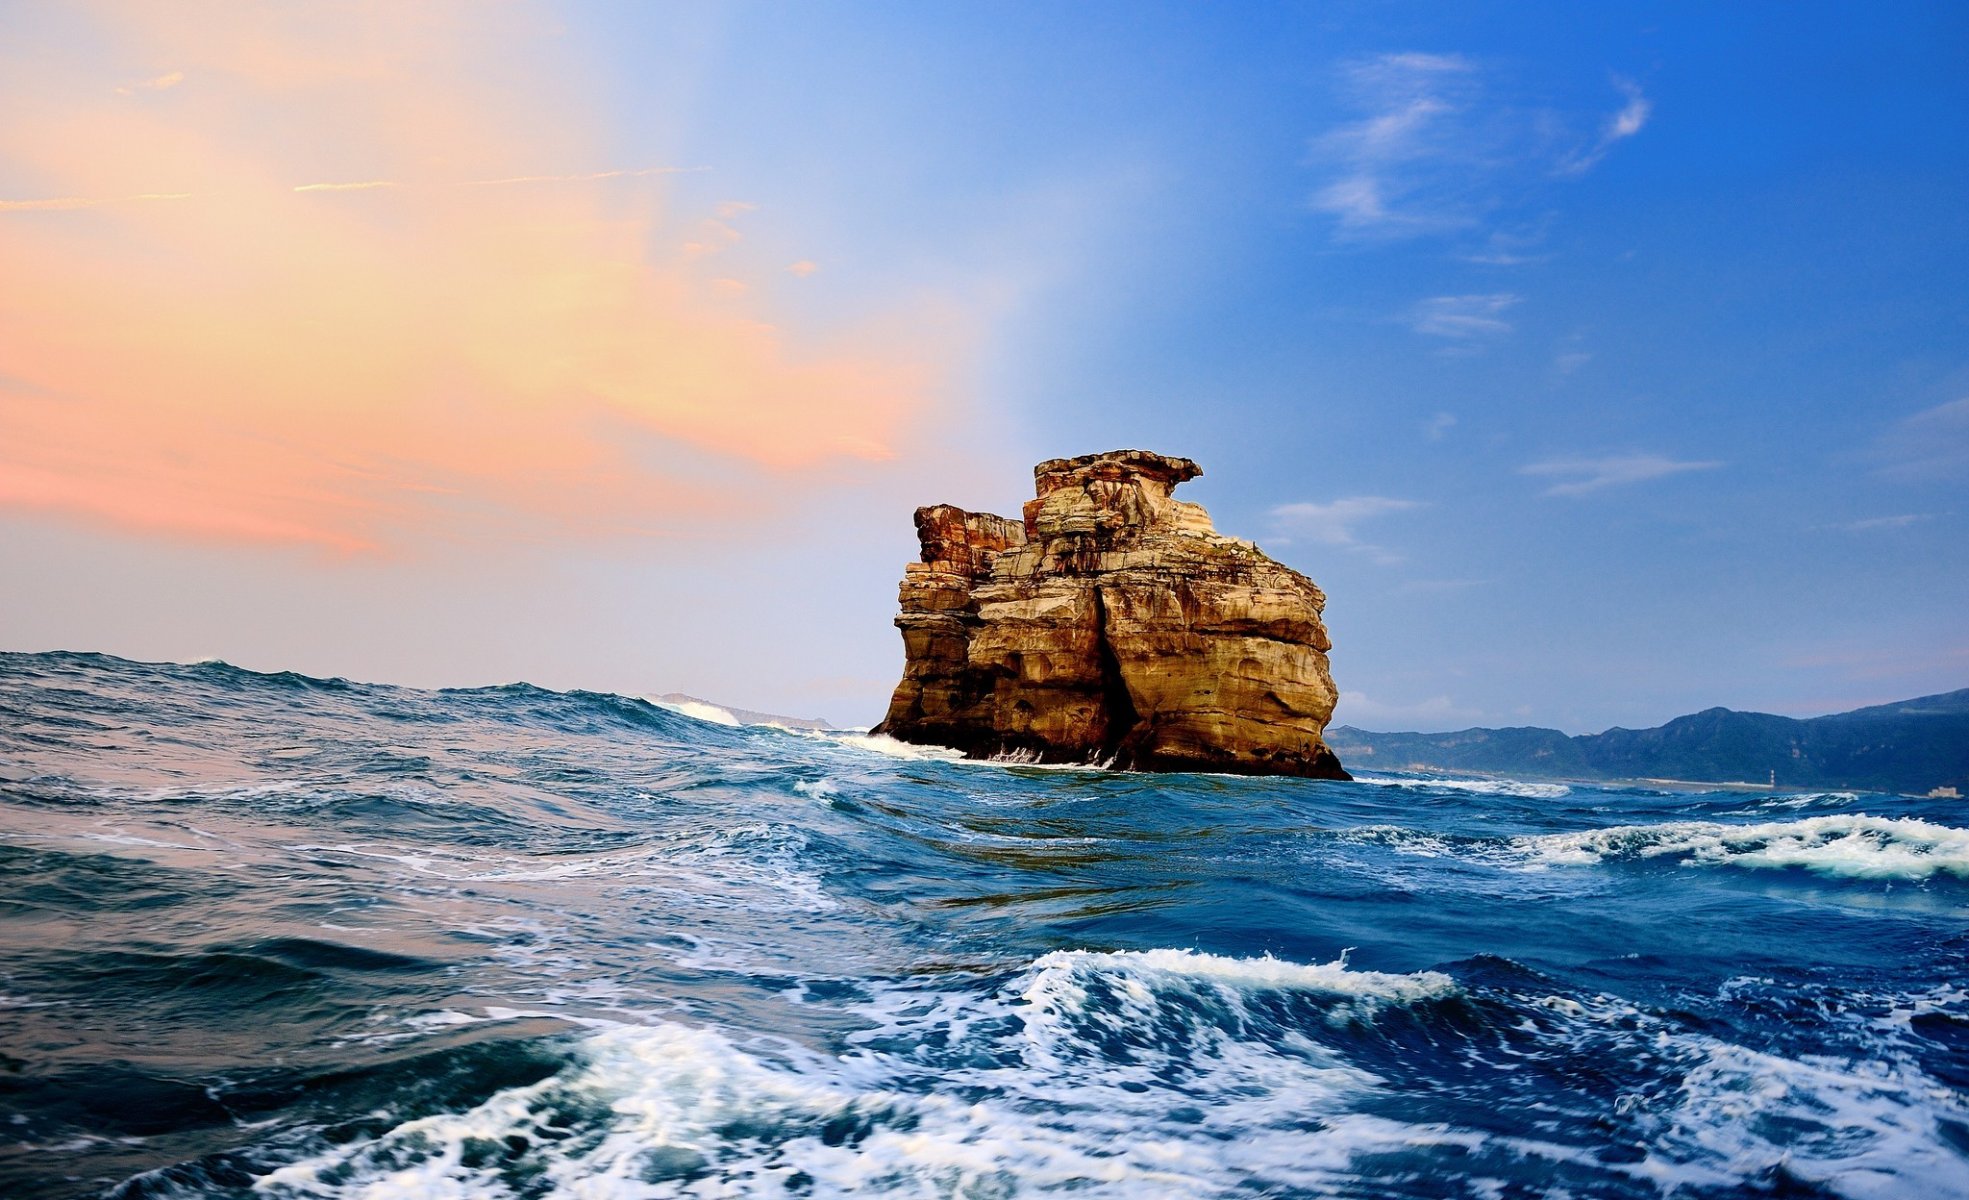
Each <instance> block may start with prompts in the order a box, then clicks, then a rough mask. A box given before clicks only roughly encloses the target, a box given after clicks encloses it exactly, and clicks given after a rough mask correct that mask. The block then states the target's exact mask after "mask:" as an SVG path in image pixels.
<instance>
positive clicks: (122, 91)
mask: <svg viewBox="0 0 1969 1200" xmlns="http://www.w3.org/2000/svg"><path fill="white" fill-rule="evenodd" d="M184 81H185V73H184V72H183V71H169V72H166V73H165V74H163V75H158V76H154V77H152V78H150V79H146V80H143V81H142V82H139V83H132V84H126V85H124V86H123V87H120V88H117V89H116V94H117V95H119V96H134V95H136V94H137V93H138V92H163V91H169V90H170V89H171V88H174V87H177V86H178V85H179V84H181V83H183V82H184Z"/></svg>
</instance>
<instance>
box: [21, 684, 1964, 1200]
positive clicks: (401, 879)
mask: <svg viewBox="0 0 1969 1200" xmlns="http://www.w3.org/2000/svg"><path fill="white" fill-rule="evenodd" d="M0 805H3V806H4V807H0V872H4V888H3V889H0V1195H6V1196H10V1197H22V1198H32V1197H69V1196H97V1195H111V1196H118V1197H164V1196H171V1197H177V1196H248V1195H251V1196H256V1197H274V1198H286V1197H368V1198H372V1200H382V1198H384V1197H395V1198H409V1197H423V1196H433V1197H446V1196H484V1197H509V1196H510V1197H548V1196H554V1197H583V1198H594V1200H601V1198H615V1197H672V1196H679V1197H681V1196H690V1197H700V1196H701V1197H710V1196H755V1195H757V1196H846V1195H857V1196H860V1195H871V1196H945V1197H972V1198H983V1197H1013V1196H1029V1195H1049V1194H1056V1193H1058V1194H1071V1195H1074V1196H1079V1197H1095V1196H1100V1197H1105V1196H1128V1197H1137V1196H1144V1197H1164V1196H1167V1197H1192V1196H1238V1197H1260V1196H1265V1197H1306V1196H1346V1197H1380V1196H1413V1197H1432V1198H1433V1197H1472V1198H1476V1197H1486V1198H1498V1197H1529V1196H1555V1197H1556V1196H1569V1197H1630V1196H1634V1197H1652V1196H1659V1195H1672V1196H1687V1197H1725V1196H1856V1197H1883V1196H1897V1197H1898V1196H1905V1197H1942V1196H1969V1092H1966V1089H1969V973H1966V972H1965V968H1969V831H1965V829H1964V826H1965V825H1969V813H1965V812H1964V811H1963V810H1962V808H1961V807H1960V805H1959V803H1957V802H1949V801H1932V800H1916V799H1907V798H1902V797H1893V796H1881V795H1868V794H1851V793H1841V794H1786V793H1779V794H1770V793H1735V794H1732V793H1715V792H1712V793H1686V792H1683V793H1670V792H1661V791H1651V790H1644V789H1635V788H1618V787H1588V786H1582V785H1572V786H1560V785H1555V784H1516V783H1510V782H1500V781H1484V780H1433V781H1432V780H1427V779H1423V778H1420V777H1414V776H1386V777H1381V778H1379V779H1368V780H1363V781H1360V782H1355V783H1328V782H1311V781H1303V780H1283V779H1272V780H1267V779H1246V778H1230V777H1219V776H1209V775H1184V776H1152V775H1139V774H1110V773H1103V772H1097V771H1090V770H1068V769H1041V768H1032V767H1021V766H1008V765H998V764H989V763H966V762H954V761H947V760H945V759H943V758H941V757H939V756H937V755H936V754H935V753H933V752H925V751H920V750H913V749H911V748H907V747H901V746H897V745H895V744H893V743H886V742H882V741H877V740H870V739H866V738H856V737H852V736H847V735H826V736H823V735H817V734H803V733H794V732H788V731H784V730H779V729H772V728H759V727H746V728H738V727H728V726H725V725H721V724H716V723H711V722H707V721H703V720H698V719H694V718H692V717H690V716H685V715H681V714H678V713H675V712H670V711H667V710H665V709H662V708H659V707H656V706H654V705H652V704H649V703H646V702H644V701H642V700H639V699H633V698H625V697H621V696H612V695H600V694H591V693H583V692H566V693H562V692H550V691H545V690H542V689H539V688H534V687H528V686H525V685H515V686H512V687H503V688H485V689H473V690H457V691H435V692H431V691H416V690H409V689H403V688H391V687H377V686H369V685H363V684H354V683H348V682H344V681H341V680H320V679H310V678H304V677H301V676H297V675H287V674H281V675H265V674H256V673H253V672H249V671H245V670H241V669H238V668H235V667H231V666H227V665H225V664H221V663H211V664H200V665H193V666H175V665H144V664H137V663H130V662H124V661H121V660H118V659H113V658H107V657H102V656H96V655H82V654H47V655H19V654H14V655H0Z"/></svg>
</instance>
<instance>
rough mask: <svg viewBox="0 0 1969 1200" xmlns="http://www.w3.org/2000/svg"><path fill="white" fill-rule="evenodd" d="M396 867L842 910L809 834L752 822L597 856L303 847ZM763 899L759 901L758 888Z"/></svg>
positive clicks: (456, 876) (717, 904)
mask: <svg viewBox="0 0 1969 1200" xmlns="http://www.w3.org/2000/svg"><path fill="white" fill-rule="evenodd" d="M293 849H294V850H296V851H304V852H310V853H332V854H340V855H347V856H349V857H352V858H357V859H365V860H369V861H372V862H388V863H395V864H396V865H398V866H399V867H402V868H403V869H405V870H406V871H409V872H410V873H411V874H413V875H419V876H429V877H433V878H438V879H444V880H449V881H453V882H458V883H476V884H488V883H507V884H527V883H553V882H557V881H561V880H576V879H603V880H623V881H631V880H633V881H635V882H637V883H638V884H639V885H643V886H651V885H653V886H655V887H656V888H658V889H659V890H662V889H664V888H666V887H667V889H668V890H670V891H672V892H675V893H676V894H678V895H679V896H683V897H687V898H689V899H690V900H691V902H692V903H694V904H697V905H699V906H702V907H712V908H728V909H741V910H764V911H783V910H786V909H788V908H793V909H797V910H800V911H805V912H826V911H830V910H832V909H835V908H837V907H839V904H838V902H837V901H836V900H835V899H834V898H833V897H831V896H829V895H828V894H827V891H826V888H825V887H824V886H823V885H822V882H821V878H820V875H819V874H818V873H816V872H815V871H814V870H813V869H812V868H811V867H810V866H809V865H808V862H809V858H810V855H809V853H808V840H807V835H806V834H805V833H803V832H801V831H800V830H798V829H796V828H794V827H792V826H790V825H783V824H778V823H772V822H756V823H752V824H747V825H737V826H732V827H729V828H725V829H718V830H712V831H710V832H708V833H705V834H701V835H698V836H696V837H693V838H689V839H684V840H680V841H675V842H664V843H660V844H658V845H654V846H640V847H637V848H634V849H630V850H617V851H610V852H606V853H601V854H554V855H510V854H497V853H479V854H471V853H466V852H463V851H460V850H457V849H451V850H443V851H440V850H413V849H410V848H408V847H402V846H390V845H380V844H375V843H341V844H337V845H301V846H295V847H293ZM762 888H763V889H765V894H761V889H762Z"/></svg>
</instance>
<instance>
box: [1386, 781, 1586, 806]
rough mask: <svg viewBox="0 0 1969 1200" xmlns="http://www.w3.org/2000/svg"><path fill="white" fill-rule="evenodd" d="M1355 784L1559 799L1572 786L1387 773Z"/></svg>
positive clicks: (1570, 790) (1537, 798) (1531, 798)
mask: <svg viewBox="0 0 1969 1200" xmlns="http://www.w3.org/2000/svg"><path fill="white" fill-rule="evenodd" d="M1354 782H1355V783H1370V784H1373V785H1375V786H1377V787H1399V788H1414V789H1418V790H1440V791H1449V792H1471V793H1474V794H1476V795H1479V796H1522V797H1525V798H1526V799H1530V800H1557V799H1558V798H1559V797H1561V796H1569V795H1571V794H1572V789H1571V788H1569V787H1567V786H1566V785H1565V784H1563V783H1527V782H1525V781H1523V780H1519V779H1452V778H1437V777H1409V776H1385V775H1356V776H1354Z"/></svg>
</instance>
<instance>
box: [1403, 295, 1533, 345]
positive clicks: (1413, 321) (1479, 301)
mask: <svg viewBox="0 0 1969 1200" xmlns="http://www.w3.org/2000/svg"><path fill="white" fill-rule="evenodd" d="M1523 300H1524V297H1523V296H1520V295H1517V294H1515V293H1513V292H1488V293H1484V294H1482V295H1475V296H1431V297H1429V298H1428V299H1427V300H1424V301H1422V302H1420V303H1419V304H1417V305H1416V306H1415V307H1414V308H1412V309H1410V310H1409V313H1408V327H1409V328H1410V329H1413V330H1414V331H1415V332H1417V333H1422V334H1427V335H1429V336H1430V337H1439V338H1449V339H1452V340H1454V341H1460V342H1468V341H1473V340H1477V339H1481V338H1492V337H1497V336H1499V335H1500V334H1506V333H1509V332H1511V322H1509V321H1507V320H1505V319H1504V313H1505V312H1506V311H1508V310H1509V309H1512V308H1515V307H1516V306H1517V305H1518V304H1520V303H1522V302H1523Z"/></svg>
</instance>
